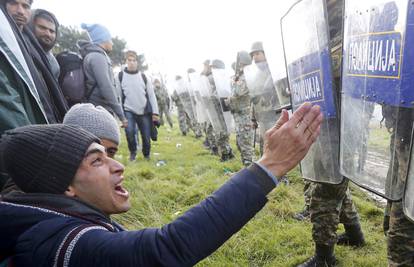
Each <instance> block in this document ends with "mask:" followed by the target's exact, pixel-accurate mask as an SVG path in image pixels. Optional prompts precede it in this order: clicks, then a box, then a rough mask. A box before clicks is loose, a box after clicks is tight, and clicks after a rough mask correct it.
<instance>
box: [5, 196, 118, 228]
mask: <svg viewBox="0 0 414 267" xmlns="http://www.w3.org/2000/svg"><path fill="white" fill-rule="evenodd" d="M2 201H4V202H9V203H14V204H19V205H26V206H32V207H38V208H43V209H47V210H51V211H55V212H58V213H62V214H65V215H68V216H71V217H77V218H80V219H83V220H86V221H90V222H91V223H95V224H99V225H102V226H104V227H105V228H107V229H108V230H110V231H114V230H115V227H114V225H113V222H112V221H111V218H110V217H108V216H106V215H105V214H103V213H102V212H101V211H100V210H99V209H97V208H95V207H93V206H91V205H89V204H87V203H85V202H83V201H81V200H79V199H76V198H73V197H68V196H65V195H56V194H43V193H23V192H18V191H13V192H10V193H9V194H7V195H5V196H2ZM115 225H116V227H117V228H120V227H118V224H115ZM121 229H122V228H121ZM118 230H119V229H118Z"/></svg>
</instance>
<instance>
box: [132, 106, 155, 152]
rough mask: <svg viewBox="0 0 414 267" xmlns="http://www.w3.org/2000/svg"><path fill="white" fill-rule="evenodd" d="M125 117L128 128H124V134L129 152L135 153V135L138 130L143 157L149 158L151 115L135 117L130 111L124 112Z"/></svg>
mask: <svg viewBox="0 0 414 267" xmlns="http://www.w3.org/2000/svg"><path fill="white" fill-rule="evenodd" d="M125 117H126V118H127V120H128V127H127V128H125V134H126V138H127V141H128V149H129V152H130V153H136V152H137V134H138V129H139V131H140V133H141V140H142V154H143V155H144V157H149V156H150V150H151V126H152V116H151V114H145V115H136V114H134V113H132V112H130V111H125ZM137 125H138V128H137Z"/></svg>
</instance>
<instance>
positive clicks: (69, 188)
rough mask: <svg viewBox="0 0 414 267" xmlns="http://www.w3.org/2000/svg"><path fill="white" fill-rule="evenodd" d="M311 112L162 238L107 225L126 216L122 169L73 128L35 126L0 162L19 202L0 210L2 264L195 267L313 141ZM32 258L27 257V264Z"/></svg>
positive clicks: (270, 135) (12, 139) (154, 232)
mask: <svg viewBox="0 0 414 267" xmlns="http://www.w3.org/2000/svg"><path fill="white" fill-rule="evenodd" d="M321 121H322V114H321V112H320V108H319V107H317V106H314V107H311V105H310V104H309V103H307V104H305V105H303V106H302V107H300V108H299V109H298V110H297V111H296V112H295V113H294V114H293V116H292V118H291V119H289V115H288V113H287V111H286V110H285V111H283V115H282V116H281V119H280V120H279V121H278V122H277V124H276V125H275V126H274V127H273V128H272V129H270V130H269V131H268V132H267V134H266V146H265V151H264V155H263V157H262V158H261V159H260V160H259V161H258V162H257V163H254V164H252V165H251V166H250V167H248V168H246V169H244V170H242V171H240V172H239V173H237V174H235V175H234V176H233V177H232V178H231V179H229V181H228V182H227V183H225V184H224V185H223V186H221V187H220V188H219V189H218V190H217V191H216V192H214V193H213V194H212V195H211V196H209V197H207V198H206V199H205V200H203V201H202V202H201V203H199V204H198V205H196V206H195V207H193V208H191V209H190V210H188V211H187V212H186V213H185V214H184V215H183V216H181V217H179V218H178V219H176V220H175V221H173V222H171V223H169V224H167V225H164V226H163V227H161V228H146V229H142V230H139V231H125V230H123V229H122V227H121V226H119V225H118V224H116V223H115V222H113V221H112V220H111V219H110V215H111V214H116V213H123V212H126V211H127V210H129V208H130V204H129V200H128V197H129V193H128V191H127V190H126V189H125V188H124V187H123V186H122V182H123V179H124V176H123V172H124V167H123V165H122V164H121V163H119V162H117V161H115V160H114V159H111V158H109V157H108V156H107V155H106V153H105V149H104V148H103V147H102V145H100V144H99V139H98V138H97V137H96V136H94V135H92V134H91V133H89V132H86V131H84V130H83V129H82V128H79V127H76V126H71V125H61V124H56V125H34V126H26V127H21V128H18V129H15V130H13V131H10V132H8V133H6V134H5V135H3V137H2V139H1V143H0V155H1V156H2V157H0V160H2V161H4V164H5V166H6V168H7V170H8V172H9V173H10V175H11V177H12V178H13V180H14V181H15V182H16V184H17V185H18V186H19V187H20V188H21V189H22V190H23V191H24V192H25V193H17V192H12V193H9V194H8V195H6V196H3V197H2V201H1V202H0V214H2V220H1V221H0V236H1V237H2V238H1V239H0V251H1V255H0V263H1V260H4V259H6V260H8V261H9V262H10V263H12V264H14V266H51V265H53V266H192V265H194V264H196V263H197V262H198V261H200V260H202V259H203V258H205V257H207V256H208V255H210V254H211V253H212V252H214V251H215V250H216V249H217V248H219V247H220V246H221V245H222V244H223V243H224V242H225V241H226V240H227V239H229V238H230V237H231V236H232V235H233V234H234V233H236V232H237V231H239V230H240V228H241V227H243V225H245V224H246V223H247V222H248V221H249V220H250V219H251V218H252V217H253V216H254V215H255V214H256V213H257V212H258V211H260V209H261V208H262V207H263V206H264V205H265V204H266V201H267V199H266V195H267V194H268V193H269V192H270V191H271V190H272V189H273V188H274V187H275V186H276V185H277V184H278V177H281V176H283V175H284V174H285V173H286V172H287V171H289V170H290V169H292V168H293V167H295V166H296V165H297V163H298V162H299V161H300V160H301V159H302V158H303V157H304V156H305V154H306V153H307V151H308V150H309V148H310V146H311V144H312V143H313V142H314V141H315V140H316V138H317V136H318V135H319V132H320V123H321ZM34 254H35V255H36V257H33V255H34Z"/></svg>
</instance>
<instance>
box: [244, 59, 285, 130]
mask: <svg viewBox="0 0 414 267" xmlns="http://www.w3.org/2000/svg"><path fill="white" fill-rule="evenodd" d="M243 72H244V76H245V79H246V84H247V88H248V89H249V94H250V99H251V102H252V107H253V115H254V118H255V119H256V120H257V123H258V124H259V130H260V136H261V137H262V138H264V134H265V132H266V131H267V130H268V129H270V128H272V127H273V126H274V125H275V123H276V121H277V120H278V117H279V116H278V115H277V110H280V109H281V107H282V106H281V105H280V102H279V98H278V96H277V93H276V90H275V87H274V84H273V79H272V76H271V73H270V70H269V67H268V65H267V63H266V62H261V63H259V64H255V63H253V64H251V65H249V66H246V67H244V69H243Z"/></svg>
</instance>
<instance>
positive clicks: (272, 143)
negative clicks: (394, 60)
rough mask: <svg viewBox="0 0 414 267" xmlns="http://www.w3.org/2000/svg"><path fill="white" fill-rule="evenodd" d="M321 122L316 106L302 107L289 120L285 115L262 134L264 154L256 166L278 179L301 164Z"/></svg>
mask: <svg viewBox="0 0 414 267" xmlns="http://www.w3.org/2000/svg"><path fill="white" fill-rule="evenodd" d="M322 120H323V115H322V113H321V110H320V107H319V106H313V107H312V106H311V104H310V103H304V104H302V105H301V106H300V107H299V108H298V109H297V110H296V111H295V112H294V113H293V116H292V117H291V118H290V119H289V115H288V112H287V111H286V110H283V111H282V116H281V117H280V119H279V120H278V121H277V122H276V125H275V126H273V128H271V129H269V130H268V131H267V132H266V134H265V144H264V153H263V156H262V158H261V159H260V160H259V162H258V163H260V164H261V165H263V166H264V167H265V168H267V169H268V170H269V171H270V172H272V173H273V174H274V175H275V176H277V177H280V176H283V175H285V174H286V173H287V172H288V171H290V170H291V169H293V168H294V167H295V166H296V165H297V164H298V163H299V161H301V160H302V159H303V158H304V157H305V155H306V153H307V152H308V150H309V148H310V146H311V145H312V144H313V142H315V141H316V138H317V137H318V136H319V133H320V125H321V123H322Z"/></svg>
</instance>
